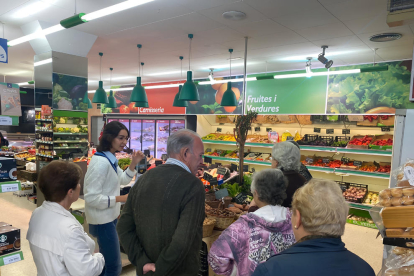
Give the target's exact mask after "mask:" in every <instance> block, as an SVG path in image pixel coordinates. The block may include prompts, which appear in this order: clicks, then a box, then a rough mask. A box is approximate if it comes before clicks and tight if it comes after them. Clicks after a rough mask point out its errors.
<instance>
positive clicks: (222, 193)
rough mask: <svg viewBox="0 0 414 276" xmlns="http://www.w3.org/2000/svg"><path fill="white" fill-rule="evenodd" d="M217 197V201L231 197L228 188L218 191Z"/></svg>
mask: <svg viewBox="0 0 414 276" xmlns="http://www.w3.org/2000/svg"><path fill="white" fill-rule="evenodd" d="M215 196H216V199H222V198H223V197H226V196H229V191H227V188H224V189H221V190H218V191H216V193H215Z"/></svg>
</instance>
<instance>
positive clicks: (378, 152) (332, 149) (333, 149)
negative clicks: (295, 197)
mask: <svg viewBox="0 0 414 276" xmlns="http://www.w3.org/2000/svg"><path fill="white" fill-rule="evenodd" d="M203 143H205V144H215V145H234V146H236V142H233V141H216V140H203ZM245 146H246V147H256V148H272V147H273V144H266V143H246V144H245ZM300 149H301V150H306V151H323V152H339V153H351V154H369V155H377V156H390V157H391V156H392V152H391V151H386V150H370V149H367V150H360V149H347V148H342V147H319V146H300Z"/></svg>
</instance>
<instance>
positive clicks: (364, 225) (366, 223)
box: [346, 207, 378, 229]
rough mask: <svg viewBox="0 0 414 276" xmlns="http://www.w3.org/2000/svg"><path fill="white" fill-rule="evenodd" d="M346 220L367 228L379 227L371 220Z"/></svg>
mask: <svg viewBox="0 0 414 276" xmlns="http://www.w3.org/2000/svg"><path fill="white" fill-rule="evenodd" d="M351 208H352V207H351ZM346 222H347V223H349V224H353V225H358V226H362V227H367V228H371V229H378V228H377V226H376V225H375V224H374V223H369V222H365V221H356V220H353V219H347V220H346Z"/></svg>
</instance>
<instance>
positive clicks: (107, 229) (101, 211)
mask: <svg viewBox="0 0 414 276" xmlns="http://www.w3.org/2000/svg"><path fill="white" fill-rule="evenodd" d="M128 140H129V131H128V129H127V128H126V127H125V126H124V125H123V124H121V123H120V122H116V121H114V122H110V123H108V124H107V125H106V126H105V128H104V131H103V134H102V137H101V139H100V141H99V146H98V148H97V152H96V153H95V155H94V156H93V157H92V160H91V162H90V164H89V167H88V171H87V172H86V176H85V185H84V194H85V215H86V220H87V221H88V223H89V232H90V233H91V235H92V236H94V237H96V238H97V240H98V245H99V251H100V252H101V253H102V255H103V256H104V258H105V268H104V271H103V272H102V274H101V275H104V276H119V275H120V274H121V270H122V264H121V252H120V246H119V240H118V235H117V232H116V223H117V218H118V216H119V213H120V208H121V202H126V200H127V197H128V195H123V196H120V185H126V184H128V183H129V182H130V181H131V180H132V178H133V177H134V175H135V174H136V171H135V167H136V165H137V164H138V163H139V162H140V161H141V160H142V159H143V158H144V154H143V153H142V152H140V151H134V152H133V153H132V160H131V165H130V166H129V168H128V169H126V170H125V171H124V172H123V171H122V170H121V168H119V166H118V160H117V159H116V157H115V153H116V152H119V151H122V150H123V149H124V148H125V146H126V144H127V143H128Z"/></svg>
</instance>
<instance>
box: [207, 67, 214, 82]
mask: <svg viewBox="0 0 414 276" xmlns="http://www.w3.org/2000/svg"><path fill="white" fill-rule="evenodd" d="M209 69H210V73H208V78H209V79H210V81H214V77H213V71H214V68H209Z"/></svg>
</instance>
